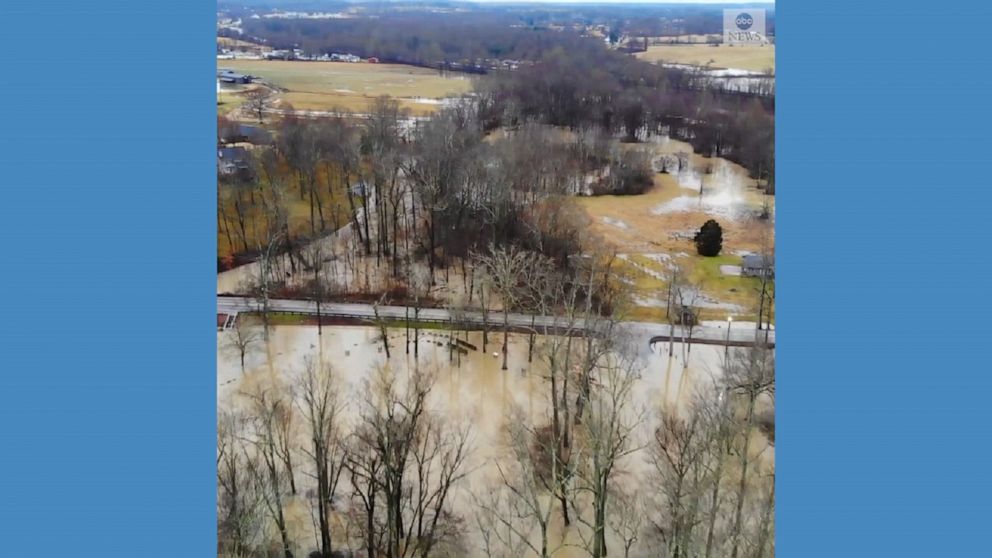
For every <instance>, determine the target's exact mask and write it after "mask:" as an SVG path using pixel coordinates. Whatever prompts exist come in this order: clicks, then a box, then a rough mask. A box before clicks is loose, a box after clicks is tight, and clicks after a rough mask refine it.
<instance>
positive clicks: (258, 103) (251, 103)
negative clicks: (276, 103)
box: [243, 85, 272, 123]
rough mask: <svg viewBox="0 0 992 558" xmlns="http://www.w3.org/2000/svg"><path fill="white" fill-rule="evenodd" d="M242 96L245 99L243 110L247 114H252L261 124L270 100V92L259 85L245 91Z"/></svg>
mask: <svg viewBox="0 0 992 558" xmlns="http://www.w3.org/2000/svg"><path fill="white" fill-rule="evenodd" d="M243 96H244V98H245V109H246V110H247V111H248V112H249V113H251V114H254V115H255V116H256V117H257V118H258V121H259V122H260V123H261V122H262V119H263V116H264V114H265V109H267V108H268V107H269V101H270V100H271V99H272V91H271V90H270V89H269V88H268V87H265V86H262V85H260V86H258V87H255V88H252V89H249V90H248V91H245V92H244V93H243Z"/></svg>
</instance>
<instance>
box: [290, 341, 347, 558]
mask: <svg viewBox="0 0 992 558" xmlns="http://www.w3.org/2000/svg"><path fill="white" fill-rule="evenodd" d="M338 386H339V383H338V380H337V378H336V375H335V373H334V370H333V369H332V368H331V367H330V366H329V365H322V364H320V363H317V362H314V360H313V359H309V358H308V359H307V360H306V361H305V362H304V368H303V371H302V373H301V374H300V375H299V377H298V378H297V385H296V388H297V394H296V396H297V397H296V398H297V405H298V406H299V407H300V409H301V411H302V413H303V418H304V420H305V421H306V425H307V429H308V433H309V437H310V447H309V448H308V449H305V450H304V453H305V454H306V455H307V457H309V459H310V462H311V464H312V466H313V471H314V472H313V475H314V477H316V480H317V492H316V496H315V499H316V508H317V523H318V528H319V531H320V555H321V556H323V557H325V558H328V557H330V556H331V552H332V550H333V547H332V545H331V543H332V540H331V525H330V507H331V506H332V505H333V504H332V502H333V499H334V497H335V491H336V490H337V486H338V481H339V480H340V478H341V473H342V471H343V470H344V461H345V451H344V443H343V432H342V430H343V425H342V422H343V419H342V417H341V411H342V409H343V403H342V401H341V397H340V393H339V391H338V390H339V387H338Z"/></svg>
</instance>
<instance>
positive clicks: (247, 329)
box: [222, 318, 262, 374]
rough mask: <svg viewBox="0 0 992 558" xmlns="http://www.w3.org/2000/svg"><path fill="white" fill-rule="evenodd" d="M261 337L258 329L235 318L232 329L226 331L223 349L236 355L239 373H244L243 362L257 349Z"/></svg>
mask: <svg viewBox="0 0 992 558" xmlns="http://www.w3.org/2000/svg"><path fill="white" fill-rule="evenodd" d="M261 341H262V336H261V335H259V333H258V328H257V327H254V326H251V325H248V323H247V322H246V321H245V320H244V319H242V318H236V319H235V321H234V327H232V328H231V329H229V330H227V332H226V333H225V336H224V343H223V347H222V348H223V349H225V350H227V351H228V352H230V353H233V354H235V355H237V357H238V359H239V362H240V363H241V373H242V374H244V373H245V360H247V358H248V356H249V355H251V354H252V353H254V352H255V351H256V350H257V349H258V343H259V342H261Z"/></svg>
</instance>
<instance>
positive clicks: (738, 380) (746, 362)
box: [723, 343, 775, 558]
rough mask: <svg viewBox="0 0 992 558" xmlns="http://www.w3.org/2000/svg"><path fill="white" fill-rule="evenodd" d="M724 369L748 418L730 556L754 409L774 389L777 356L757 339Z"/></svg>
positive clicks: (737, 539) (737, 535)
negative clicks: (759, 400)
mask: <svg viewBox="0 0 992 558" xmlns="http://www.w3.org/2000/svg"><path fill="white" fill-rule="evenodd" d="M731 355H732V358H731V359H730V361H729V362H728V363H727V364H726V367H725V370H724V378H723V382H724V386H725V388H726V390H727V391H728V392H729V393H730V394H736V395H738V396H740V397H742V398H743V400H744V401H743V403H744V411H745V419H744V424H743V425H742V427H741V429H740V433H739V438H740V449H739V450H738V455H739V461H740V465H739V466H740V478H739V480H738V483H737V493H736V507H735V509H734V520H733V526H732V527H731V543H732V546H731V553H730V556H731V558H737V556H738V553H739V550H740V547H741V540H742V534H743V533H742V526H743V516H744V501H745V499H746V497H747V488H748V467H749V465H750V464H751V460H752V457H751V455H750V451H751V434H752V427H753V421H754V410H755V405H756V403H757V401H758V398H759V397H761V396H762V395H764V394H774V392H775V357H774V354H773V353H772V351H771V350H769V349H768V348H767V347H765V346H764V345H763V344H759V343H755V344H754V345H753V346H751V347H749V348H747V349H744V350H735V351H733V352H732V353H731Z"/></svg>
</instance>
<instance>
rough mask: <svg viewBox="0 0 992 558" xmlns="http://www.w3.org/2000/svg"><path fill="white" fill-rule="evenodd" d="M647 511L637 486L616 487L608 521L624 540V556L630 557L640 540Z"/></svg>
mask: <svg viewBox="0 0 992 558" xmlns="http://www.w3.org/2000/svg"><path fill="white" fill-rule="evenodd" d="M645 512H646V510H645V509H644V505H643V503H642V500H641V496H640V494H639V493H638V491H637V489H636V488H635V489H630V490H627V489H623V488H620V487H615V488H614V490H613V494H612V495H611V496H610V499H609V504H608V509H607V515H606V518H607V519H606V523H607V526H608V527H609V528H610V529H612V530H613V532H614V533H616V534H617V536H618V537H619V538H620V540H621V542H623V556H624V558H630V551H631V549H632V548H633V547H634V545H635V544H637V542H638V541H639V540H640V536H641V525H642V524H643V522H644V515H645Z"/></svg>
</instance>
